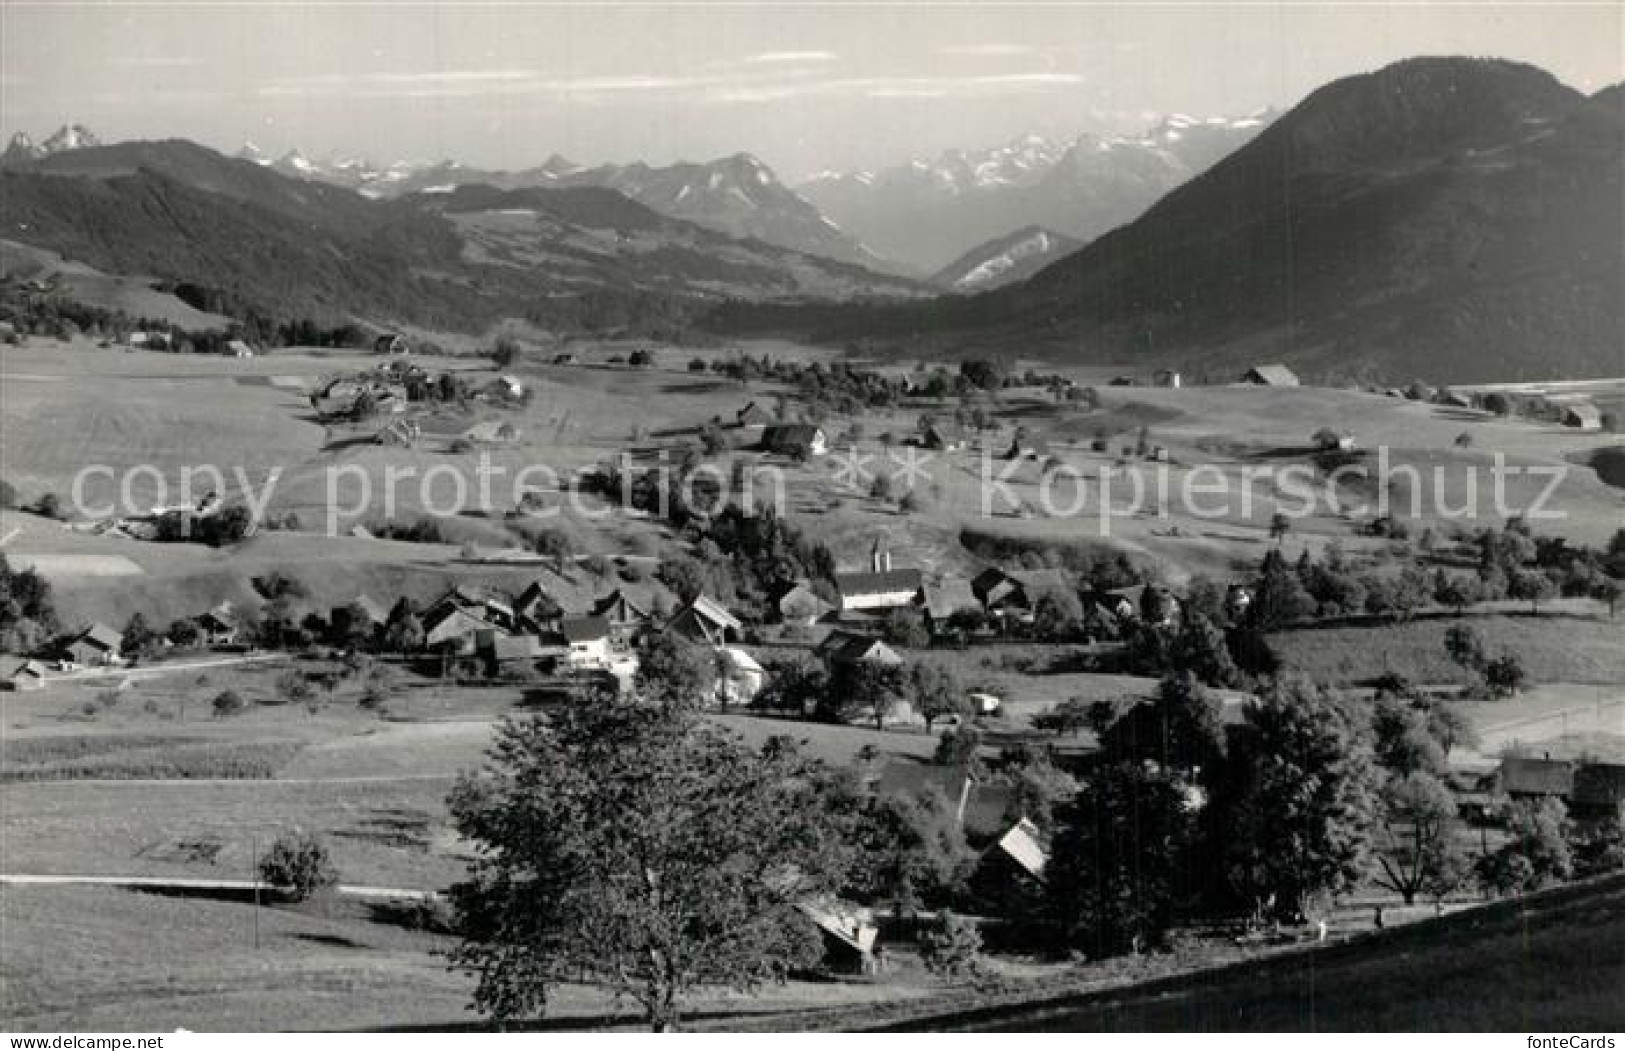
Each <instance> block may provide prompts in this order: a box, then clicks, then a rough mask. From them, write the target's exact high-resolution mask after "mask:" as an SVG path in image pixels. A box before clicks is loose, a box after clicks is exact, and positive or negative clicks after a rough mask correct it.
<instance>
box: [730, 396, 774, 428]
mask: <svg viewBox="0 0 1625 1051" xmlns="http://www.w3.org/2000/svg"><path fill="white" fill-rule="evenodd" d="M773 419H774V417H773V413H771V412H769V411H768V410H767V409H766V408H765V407H763V406H761V405H759V404H757V403H756V402H754V401H753V402H750V403H748V404H747V405H746V406H745V407H744V408H743V409H740V410H739V411H738V412H736V413H734V424H735V426H738V427H765V426H767V425H768V424H770V423H772V422H773Z"/></svg>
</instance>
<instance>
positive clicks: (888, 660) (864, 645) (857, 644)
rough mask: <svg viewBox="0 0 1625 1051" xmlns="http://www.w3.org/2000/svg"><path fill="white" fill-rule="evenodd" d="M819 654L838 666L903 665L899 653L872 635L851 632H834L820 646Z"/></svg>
mask: <svg viewBox="0 0 1625 1051" xmlns="http://www.w3.org/2000/svg"><path fill="white" fill-rule="evenodd" d="M818 653H819V655H820V656H822V657H824V658H825V659H827V660H829V661H832V662H834V663H836V664H857V663H860V662H863V661H875V662H879V663H882V664H901V663H902V660H903V658H901V657H899V656H898V655H897V651H896V650H894V649H892V648H891V647H890V646H888V645H886V643H885V642H883V641H882V640H880V639H877V638H875V637H873V636H872V635H858V634H855V633H853V632H850V631H834V632H831V633H830V634H829V637H828V638H826V639H824V641H823V642H822V643H820V644H819V646H818Z"/></svg>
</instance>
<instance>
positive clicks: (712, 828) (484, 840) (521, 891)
mask: <svg viewBox="0 0 1625 1051" xmlns="http://www.w3.org/2000/svg"><path fill="white" fill-rule="evenodd" d="M648 692H650V693H656V692H658V693H666V692H667V691H664V690H661V691H648ZM830 784H831V776H830V775H829V772H828V771H827V770H825V769H824V768H822V767H821V766H819V765H818V764H816V763H813V762H810V761H808V760H805V759H803V758H802V757H801V756H799V755H798V754H797V753H796V751H795V749H794V748H793V747H792V746H788V745H786V744H784V743H783V742H782V741H780V740H774V741H770V742H769V743H768V745H767V746H766V747H764V748H763V749H762V750H761V751H759V752H754V751H751V750H749V749H747V748H746V747H744V746H743V744H741V743H740V742H739V741H737V740H736V739H734V738H733V737H731V736H728V735H727V734H725V733H724V732H723V731H721V730H719V729H717V728H715V727H714V726H712V725H710V724H708V723H706V722H705V721H703V720H702V719H701V718H700V717H699V716H698V714H697V712H696V709H695V706H694V705H693V704H682V703H659V702H656V701H651V700H649V699H642V700H620V701H616V700H606V701H604V702H603V703H600V704H596V705H587V706H579V707H570V708H565V709H561V710H558V711H555V712H552V713H550V714H548V715H547V716H546V717H541V716H537V717H532V718H528V719H523V720H515V721H509V722H507V723H505V724H504V725H503V726H502V727H501V729H500V730H499V732H498V735H497V741H496V744H495V746H494V748H493V750H492V752H491V755H490V761H489V764H488V766H487V769H486V770H485V771H484V772H483V774H482V775H480V776H475V777H468V778H465V779H464V780H463V781H461V782H460V783H459V785H458V787H457V788H456V790H455V791H454V792H453V794H452V797H451V800H450V806H451V811H452V814H453V816H454V818H455V820H456V824H457V827H458V829H459V830H460V831H461V832H462V833H463V834H464V835H465V836H467V837H468V838H469V839H470V840H472V841H473V842H474V843H475V844H476V845H477V847H478V855H477V857H476V860H475V862H474V864H473V867H472V874H471V878H470V879H469V880H468V881H467V882H465V883H462V884H460V885H458V886H457V887H455V888H453V891H452V897H453V901H454V902H455V904H456V907H457V910H458V914H459V919H460V922H461V929H462V931H463V933H464V936H465V941H464V942H463V943H462V945H461V947H460V948H459V949H458V950H457V951H456V953H455V957H454V960H455V963H456V964H458V965H460V966H462V967H464V968H466V969H468V970H469V971H471V972H472V973H474V974H475V975H476V976H477V978H478V984H477V986H476V989H475V994H474V1006H475V1008H476V1009H477V1010H480V1011H483V1012H485V1013H487V1014H489V1015H490V1016H492V1017H493V1019H495V1020H496V1021H497V1022H499V1023H504V1022H507V1021H509V1020H512V1019H518V1018H522V1017H526V1016H531V1015H536V1014H540V1013H543V1012H545V1009H546V1007H547V1004H548V998H549V996H550V994H551V992H552V990H553V989H554V988H555V987H556V986H557V985H558V984H560V983H562V982H579V981H589V982H594V983H598V984H600V985H603V986H605V987H607V988H610V989H612V990H613V991H614V992H616V993H617V994H618V995H622V996H625V997H627V998H629V999H630V1000H632V1001H633V1002H635V1003H637V1004H638V1005H639V1006H640V1007H641V1008H642V1009H643V1012H644V1015H645V1017H646V1018H647V1020H648V1023H649V1025H650V1026H651V1027H652V1028H653V1029H656V1030H666V1029H672V1028H676V1027H677V1026H678V1024H679V1023H680V1021H681V1017H682V1010H683V1005H684V1002H685V1000H686V999H687V998H688V997H689V996H690V995H691V994H692V993H693V992H694V991H695V990H696V989H698V988H700V987H703V986H717V987H725V988H729V989H735V990H750V989H753V988H755V987H757V986H758V985H760V984H761V983H764V982H769V981H773V980H778V979H782V978H784V977H785V976H786V975H787V974H788V973H789V972H791V971H792V970H794V969H796V968H799V967H804V966H808V965H811V964H812V963H814V962H815V961H816V960H817V959H818V951H819V945H818V939H817V937H816V932H815V931H814V929H813V928H812V926H811V925H810V923H809V922H808V921H806V920H805V918H804V917H803V916H801V915H800V914H799V912H798V903H800V902H804V901H805V900H807V899H808V898H809V897H812V896H816V895H819V894H823V893H829V892H833V891H834V890H836V889H838V888H839V887H841V886H842V885H844V883H845V882H846V876H847V873H848V871H849V859H850V851H849V846H848V844H849V843H850V842H851V834H850V831H849V826H848V825H847V823H846V822H847V821H848V819H849V818H850V817H851V816H852V815H854V814H855V813H856V810H857V808H856V806H855V805H854V804H852V802H851V796H850V795H849V794H846V793H837V792H832V791H830V790H829V786H830Z"/></svg>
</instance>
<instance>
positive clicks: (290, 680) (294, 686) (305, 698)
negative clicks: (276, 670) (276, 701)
mask: <svg viewBox="0 0 1625 1051" xmlns="http://www.w3.org/2000/svg"><path fill="white" fill-rule="evenodd" d="M276 692H277V695H278V696H279V697H281V698H282V699H283V700H284V701H287V702H289V703H291V704H308V703H310V702H311V701H312V700H314V699H315V696H316V688H315V687H314V686H312V685H311V683H310V679H309V677H308V676H306V675H305V673H304V672H302V671H298V670H297V669H292V670H289V671H286V672H283V673H282V674H281V675H279V676H277V680H276Z"/></svg>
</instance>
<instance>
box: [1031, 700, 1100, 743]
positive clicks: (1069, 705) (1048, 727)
mask: <svg viewBox="0 0 1625 1051" xmlns="http://www.w3.org/2000/svg"><path fill="white" fill-rule="evenodd" d="M1030 721H1031V722H1032V724H1033V729H1035V730H1042V731H1043V732H1045V733H1052V734H1054V735H1055V736H1057V737H1066V736H1069V735H1071V734H1076V733H1078V732H1079V731H1081V730H1086V729H1089V728H1090V727H1091V726H1093V725H1094V721H1093V719H1092V718H1091V717H1090V705H1089V704H1088V703H1087V702H1085V701H1084V700H1083V698H1081V697H1069V698H1067V699H1066V700H1064V701H1057V702H1055V703H1054V704H1052V705H1050V706H1049V707H1048V708H1045V709H1044V710H1043V711H1041V712H1035V713H1034V714H1033V716H1032V718H1031V720H1030Z"/></svg>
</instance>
